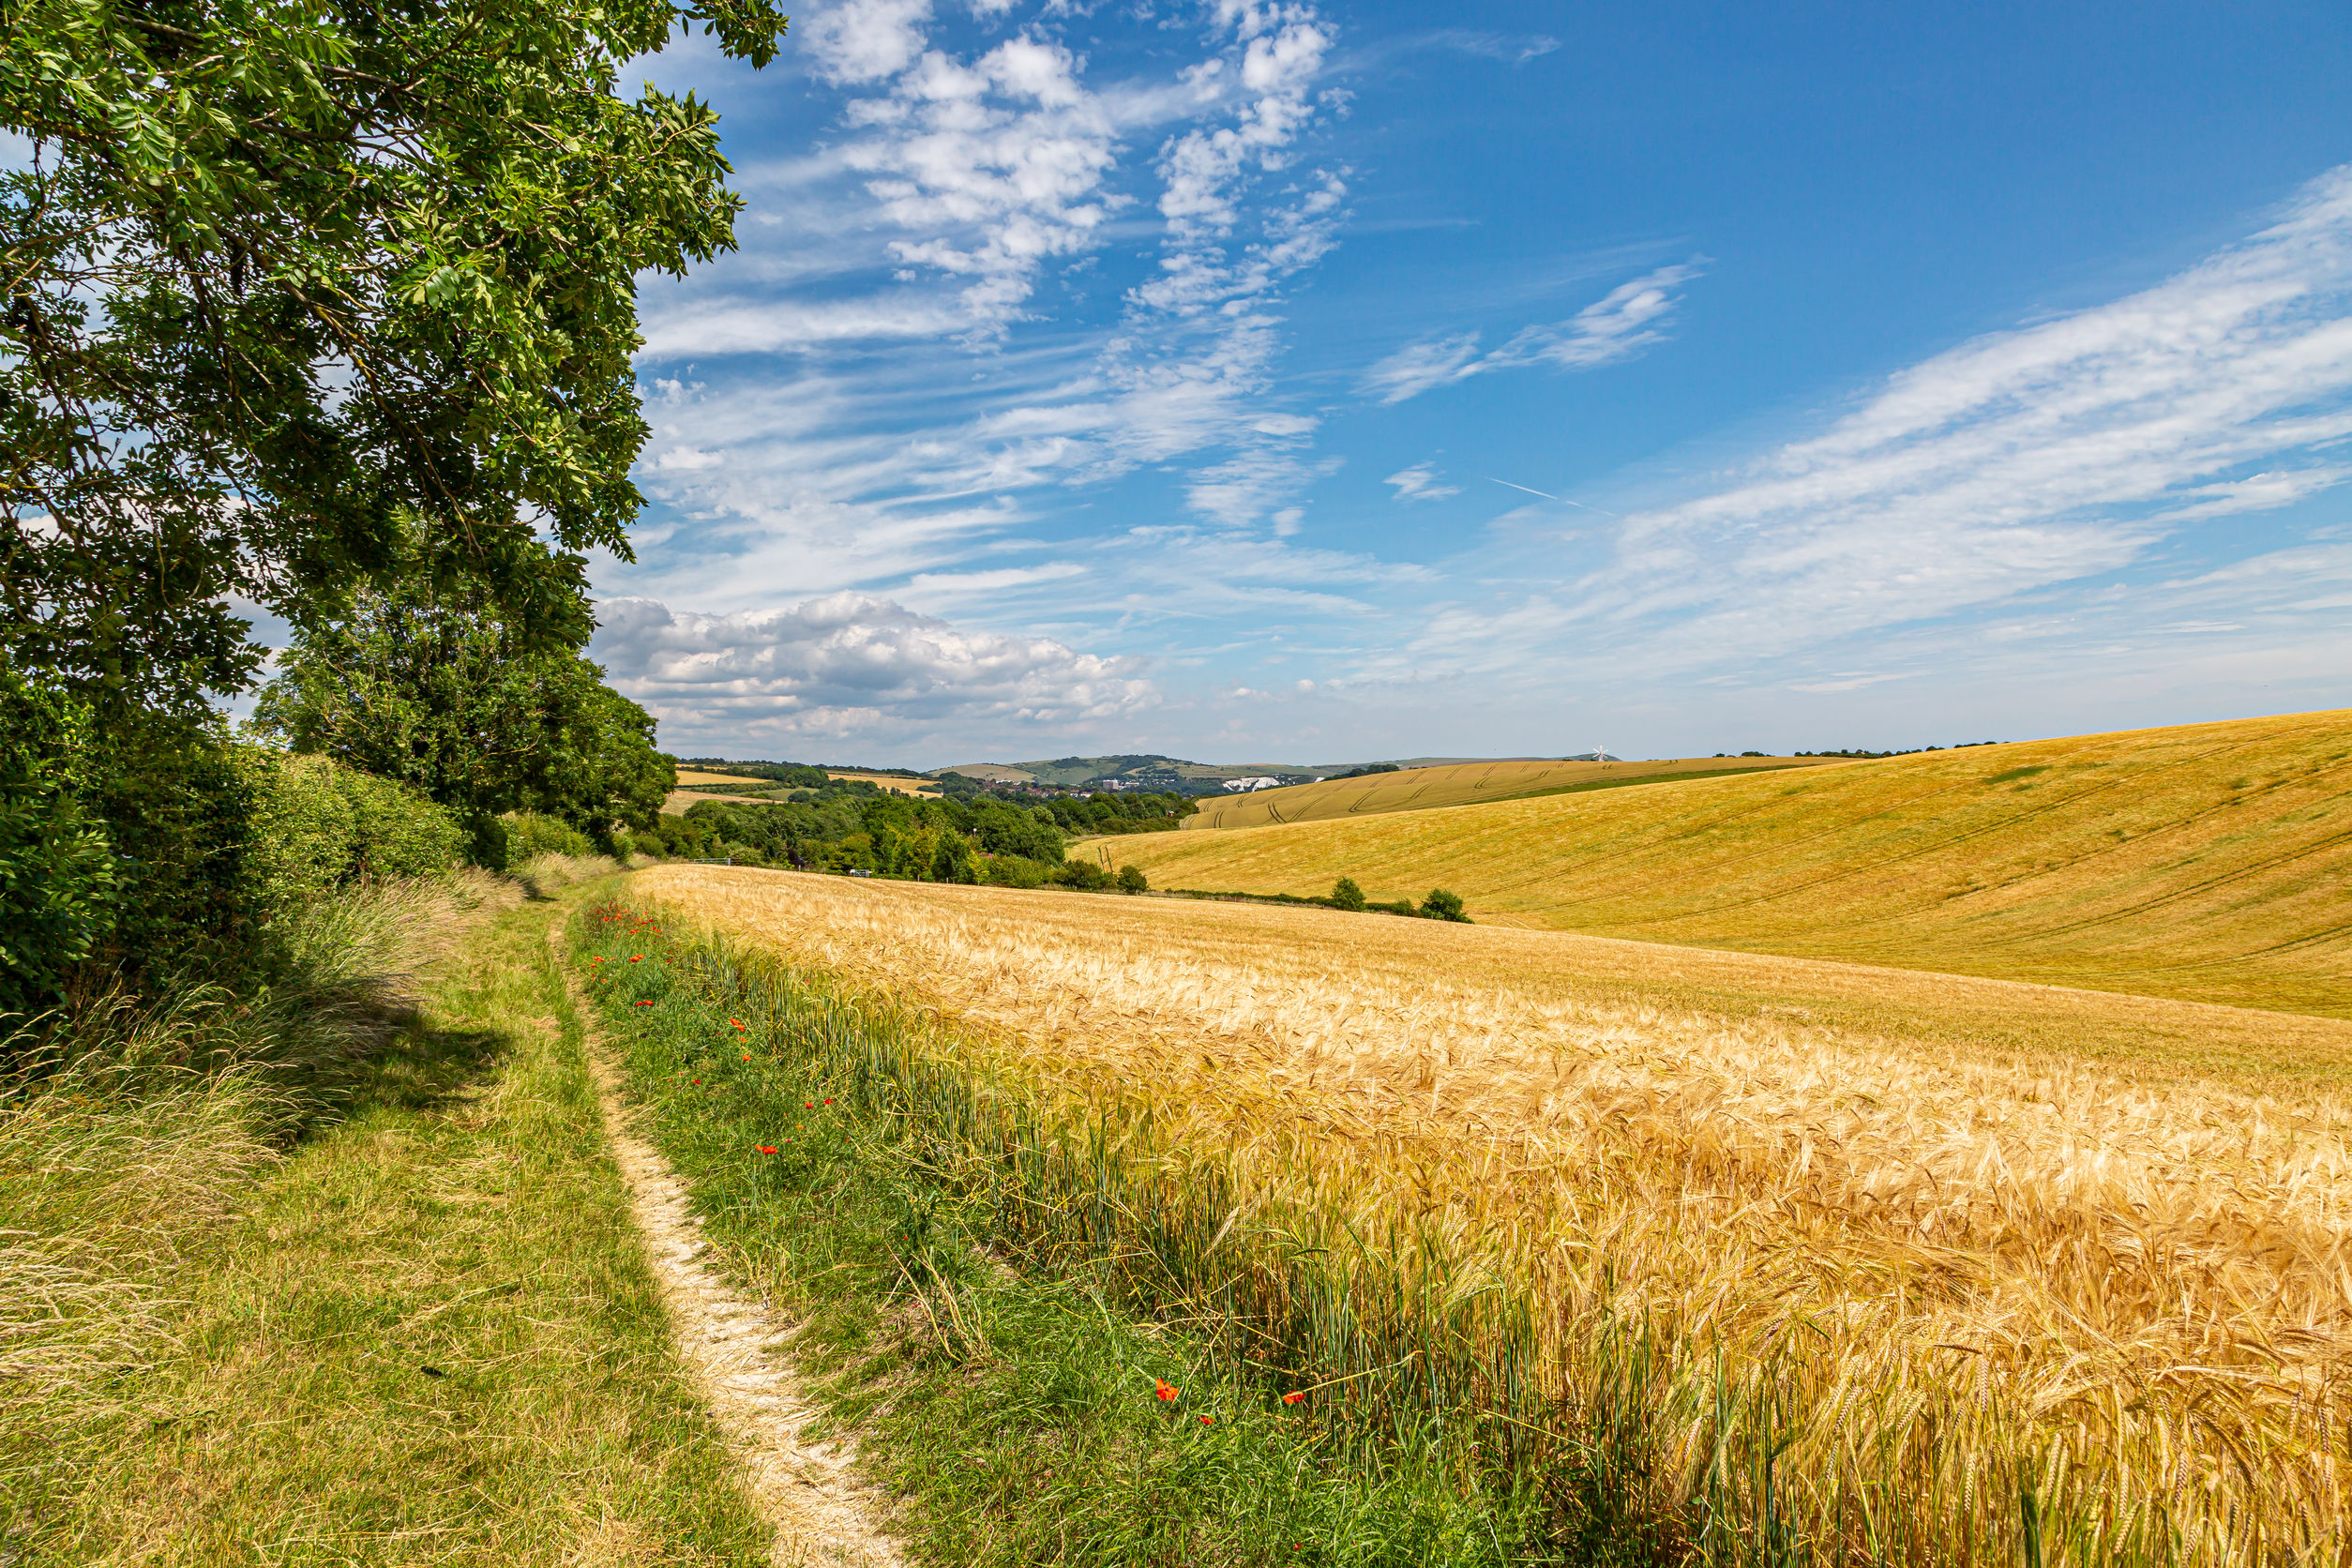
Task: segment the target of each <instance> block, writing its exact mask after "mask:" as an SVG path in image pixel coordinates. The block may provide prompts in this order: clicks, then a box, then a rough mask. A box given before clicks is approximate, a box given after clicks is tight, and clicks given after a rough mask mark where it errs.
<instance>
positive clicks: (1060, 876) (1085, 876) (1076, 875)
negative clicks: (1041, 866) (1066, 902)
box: [1053, 860, 1110, 893]
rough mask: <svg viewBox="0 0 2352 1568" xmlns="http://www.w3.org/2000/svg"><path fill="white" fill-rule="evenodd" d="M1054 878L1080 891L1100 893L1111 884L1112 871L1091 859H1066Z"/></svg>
mask: <svg viewBox="0 0 2352 1568" xmlns="http://www.w3.org/2000/svg"><path fill="white" fill-rule="evenodd" d="M1053 880H1054V881H1055V882H1060V883H1061V884H1062V885H1063V886H1064V887H1075V888H1077V889H1078V891H1079V892H1080V893H1100V892H1101V891H1102V890H1103V889H1104V888H1106V887H1108V886H1109V885H1110V873H1109V872H1108V871H1106V870H1104V869H1103V868H1102V867H1100V866H1097V865H1096V864H1094V862H1093V861H1091V860H1065V861H1063V863H1062V868H1061V869H1060V870H1058V871H1056V872H1055V873H1054V874H1053Z"/></svg>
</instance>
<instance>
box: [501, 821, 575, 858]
mask: <svg viewBox="0 0 2352 1568" xmlns="http://www.w3.org/2000/svg"><path fill="white" fill-rule="evenodd" d="M505 823H506V863H507V864H508V865H510V866H520V865H521V864H522V863H523V862H524V861H526V860H535V859H536V858H537V857H539V856H540V855H543V854H568V855H580V856H583V857H584V856H587V855H592V854H595V853H596V845H594V844H592V843H590V842H589V841H588V836H587V835H586V834H584V833H582V832H580V830H579V829H578V828H576V827H573V826H571V825H570V824H569V823H566V822H558V821H557V820H556V819H555V818H553V817H543V816H541V815H539V813H537V812H536V811H510V812H508V813H507V814H506V817H505Z"/></svg>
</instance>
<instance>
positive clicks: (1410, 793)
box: [1183, 757, 1818, 833]
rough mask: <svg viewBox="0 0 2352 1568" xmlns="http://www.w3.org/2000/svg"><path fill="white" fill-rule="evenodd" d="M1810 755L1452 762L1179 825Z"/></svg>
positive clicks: (1758, 766) (1598, 785)
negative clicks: (1626, 760) (1651, 760)
mask: <svg viewBox="0 0 2352 1568" xmlns="http://www.w3.org/2000/svg"><path fill="white" fill-rule="evenodd" d="M1817 761H1818V760H1817V759H1815V758H1811V757H1681V758H1674V759H1671V760H1668V761H1655V762H1568V761H1546V760H1545V759H1543V758H1540V757H1538V758H1527V757H1514V758H1505V759H1503V760H1502V761H1493V762H1456V763H1450V764H1448V765H1446V766H1443V767H1434V768H1410V769H1405V770H1402V771H1400V772H1396V773H1375V774H1366V775H1364V776H1362V777H1360V778H1330V779H1325V780H1324V781H1323V782H1322V783H1320V784H1293V785H1291V786H1289V787H1288V788H1287V789H1280V790H1259V791H1254V792H1251V793H1249V794H1245V795H1228V796H1219V795H1211V796H1209V797H1208V798H1206V799H1204V800H1203V801H1201V803H1200V810H1199V813H1198V814H1196V815H1194V816H1190V817H1187V818H1185V819H1184V823H1183V826H1184V828H1185V830H1186V831H1189V832H1195V833H1198V832H1203V831H1214V830H1217V829H1224V828H1237V827H1264V826H1266V825H1267V824H1268V823H1272V822H1324V821H1328V820H1330V819H1334V818H1341V817H1370V816H1378V815H1380V813H1382V812H1387V811H1426V810H1429V809H1431V808H1432V807H1440V806H1470V805H1474V804H1477V803H1480V802H1485V801H1498V800H1518V799H1523V798H1524V797H1526V796H1529V795H1534V794H1555V793H1559V792H1564V791H1570V790H1576V791H1584V790H1607V789H1615V788H1617V787H1619V786H1621V785H1631V784H1638V783H1646V782H1650V781H1651V780H1656V779H1666V778H1689V777H1704V776H1708V775H1711V774H1734V773H1760V772H1765V771H1769V770H1773V769H1779V768H1802V767H1813V766H1816V765H1817Z"/></svg>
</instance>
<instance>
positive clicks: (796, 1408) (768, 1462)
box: [548, 927, 905, 1568]
mask: <svg viewBox="0 0 2352 1568" xmlns="http://www.w3.org/2000/svg"><path fill="white" fill-rule="evenodd" d="M559 942H561V928H560V927H550V930H549V932H548V945H549V946H550V948H555V947H557V945H558V943H559ZM560 967H561V965H560V960H559V968H560ZM565 984H566V986H568V987H570V989H571V997H572V1005H573V1006H574V1007H575V1008H576V1009H577V1010H578V1011H579V1014H580V1027H581V1030H582V1033H583V1038H582V1047H583V1048H584V1050H585V1051H586V1053H587V1058H588V1067H589V1071H590V1072H591V1074H593V1075H594V1077H595V1078H596V1093H597V1097H598V1098H599V1099H600V1100H601V1101H602V1103H603V1107H604V1119H605V1126H606V1129H607V1131H608V1134H609V1136H610V1137H611V1140H612V1153H613V1159H614V1162H615V1163H616V1164H618V1165H619V1166H620V1168H621V1177H622V1180H623V1181H624V1182H626V1184H627V1185H628V1193H629V1207H630V1209H631V1211H632V1212H633V1213H634V1214H635V1215H636V1218H637V1224H638V1228H639V1229H641V1230H642V1231H643V1232H644V1233H645V1252H646V1256H647V1259H649V1260H650V1261H651V1262H652V1264H653V1268H654V1275H655V1278H656V1280H658V1281H659V1283H660V1285H661V1293H662V1301H663V1304H664V1305H666V1306H667V1307H668V1308H669V1312H670V1321H671V1329H672V1331H673V1333H674V1334H675V1336H676V1345H677V1351H678V1359H679V1360H680V1361H681V1362H682V1363H684V1364H685V1366H686V1371H687V1373H688V1375H689V1376H690V1377H691V1378H692V1379H693V1380H694V1382H695V1385H696V1387H697V1388H698V1389H699V1390H700V1391H701V1395H702V1398H703V1400H704V1401H705V1402H706V1403H707V1404H708V1405H709V1406H710V1409H711V1413H712V1415H714V1416H715V1417H716V1418H717V1421H718V1425H719V1428H720V1430H721V1431H723V1432H724V1433H725V1434H726V1436H727V1443H728V1447H729V1448H730V1449H731V1450H732V1451H733V1452H734V1454H735V1455H736V1456H737V1457H738V1458H739V1459H741V1460H742V1462H743V1466H744V1471H745V1476H744V1479H745V1483H746V1486H747V1487H748V1488H749V1490H750V1492H751V1497H752V1500H753V1502H754V1503H755V1504H756V1505H757V1507H758V1508H759V1510H760V1512H761V1514H762V1515H764V1516H765V1517H766V1518H767V1519H768V1520H769V1521H770V1522H771V1523H772V1524H774V1525H775V1526H776V1549H775V1553H774V1555H773V1557H772V1558H771V1560H772V1561H773V1562H774V1563H775V1564H776V1568H902V1565H903V1564H904V1562H905V1558H904V1557H903V1556H902V1555H901V1553H900V1552H899V1549H898V1546H897V1543H896V1542H895V1541H894V1540H892V1539H891V1537H890V1536H889V1535H888V1534H887V1533H886V1532H885V1531H884V1530H883V1529H882V1523H881V1520H882V1516H883V1515H884V1514H885V1512H886V1510H887V1506H888V1505H887V1503H886V1502H885V1500H883V1499H882V1496H881V1495H880V1494H879V1493H877V1492H876V1491H874V1490H873V1489H872V1488H871V1487H869V1486H867V1485H865V1484H864V1483H862V1482H860V1481H859V1480H858V1479H857V1477H856V1475H855V1473H854V1471H853V1469H852V1467H853V1466H854V1465H855V1463H856V1459H857V1452H856V1446H855V1444H854V1443H853V1442H852V1441H851V1440H848V1439H840V1440H836V1441H833V1442H813V1441H809V1440H807V1439H805V1438H804V1437H803V1436H802V1434H803V1432H804V1431H805V1430H806V1429H807V1425H809V1423H810V1422H811V1421H812V1420H814V1418H815V1417H816V1416H817V1414H818V1409H817V1406H816V1404H815V1403H814V1402H813V1401H811V1400H810V1399H809V1398H808V1397H807V1395H806V1394H804V1393H803V1392H802V1390H801V1386H800V1380H799V1378H798V1376H797V1374H796V1372H795V1370H794V1368H793V1365H792V1357H791V1354H790V1353H789V1347H790V1345H791V1343H792V1326H791V1325H790V1324H788V1323H787V1322H785V1321H784V1320H783V1319H781V1318H779V1317H777V1316H776V1314H774V1313H773V1312H771V1311H769V1310H768V1308H767V1306H766V1304H764V1303H760V1302H752V1301H748V1300H746V1299H745V1298H744V1296H743V1295H742V1294H741V1293H740V1292H738V1291H737V1290H736V1289H735V1288H734V1287H733V1285H732V1284H731V1283H730V1282H729V1281H728V1279H727V1277H726V1276H725V1275H724V1274H721V1273H719V1272H718V1271H717V1270H716V1269H715V1268H712V1267H710V1266H709V1263H708V1259H709V1252H710V1244H709V1242H708V1241H706V1240H705V1239H704V1238H703V1235H702V1228H701V1224H700V1223H699V1222H698V1221H697V1220H696V1219H695V1217H694V1215H693V1214H692V1213H690V1212H689V1210H688V1208H687V1204H686V1184H685V1183H684V1182H682V1181H680V1180H679V1179H678V1176H677V1173H676V1172H675V1171H673V1170H671V1168H670V1162H669V1161H668V1160H665V1159H664V1158H662V1156H661V1153H660V1152H659V1151H658V1150H656V1148H655V1147H654V1146H653V1145H652V1144H651V1143H649V1142H647V1141H646V1140H645V1139H643V1138H640V1137H638V1136H637V1134H636V1133H635V1131H634V1130H633V1129H632V1121H633V1118H632V1113H631V1112H630V1110H629V1108H628V1106H627V1105H626V1103H625V1102H624V1101H623V1100H622V1098H621V1094H620V1075H619V1073H618V1072H617V1070H616V1069H615V1068H614V1067H613V1065H612V1061H611V1056H610V1054H609V1053H608V1052H607V1051H606V1049H605V1048H604V1042H603V1040H602V1038H601V1036H600V1035H599V1034H598V1033H597V1031H596V1022H595V1017H594V1015H593V1014H591V1013H590V1012H589V1010H588V1003H587V999H586V998H585V997H584V996H582V995H581V994H580V988H578V987H577V986H576V985H572V984H571V982H570V980H569V978H568V973H567V975H566V979H565Z"/></svg>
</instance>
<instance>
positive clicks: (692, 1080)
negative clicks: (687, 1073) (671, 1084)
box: [686, 1078, 702, 1083]
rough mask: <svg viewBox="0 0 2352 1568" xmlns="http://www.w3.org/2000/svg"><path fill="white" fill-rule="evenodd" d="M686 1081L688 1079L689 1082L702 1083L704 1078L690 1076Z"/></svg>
mask: <svg viewBox="0 0 2352 1568" xmlns="http://www.w3.org/2000/svg"><path fill="white" fill-rule="evenodd" d="M686 1081H687V1082H688V1083H700V1082H701V1081H702V1080H701V1078H688V1079H687V1080H686Z"/></svg>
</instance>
